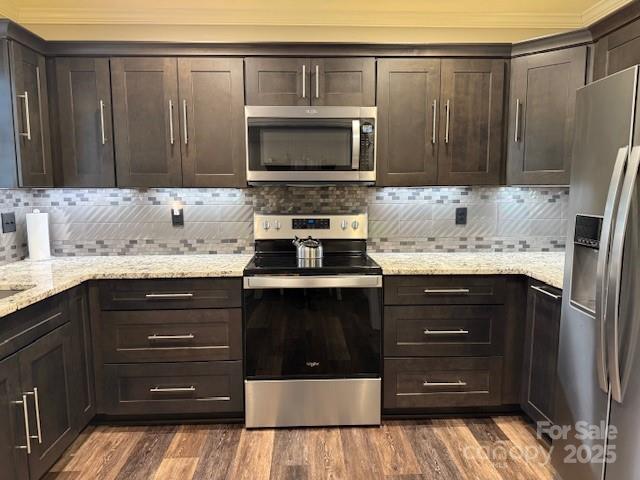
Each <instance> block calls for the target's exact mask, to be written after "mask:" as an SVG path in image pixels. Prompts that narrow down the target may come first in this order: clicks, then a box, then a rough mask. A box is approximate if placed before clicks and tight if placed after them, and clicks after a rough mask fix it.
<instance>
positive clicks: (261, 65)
mask: <svg viewBox="0 0 640 480" xmlns="http://www.w3.org/2000/svg"><path fill="white" fill-rule="evenodd" d="M244 66H245V74H246V84H245V90H246V96H247V105H285V106H289V105H294V106H295V105H309V104H310V103H309V102H310V98H311V92H310V88H311V76H310V73H311V72H310V71H309V70H310V68H311V65H310V62H309V59H308V58H269V57H264V58H263V57H248V58H245V60H244Z"/></svg>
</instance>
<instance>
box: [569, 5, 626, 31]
mask: <svg viewBox="0 0 640 480" xmlns="http://www.w3.org/2000/svg"><path fill="white" fill-rule="evenodd" d="M632 2H633V0H600V1H599V2H597V3H595V4H593V5H592V6H591V7H589V8H587V9H586V10H585V11H584V13H583V14H582V25H583V26H584V27H588V26H590V25H591V24H593V23H596V22H598V21H600V20H602V19H603V18H604V17H606V16H607V15H610V14H612V13H613V12H615V11H616V10H619V9H621V8H622V7H624V6H625V5H627V4H629V3H632Z"/></svg>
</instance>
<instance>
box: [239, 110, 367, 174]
mask: <svg viewBox="0 0 640 480" xmlns="http://www.w3.org/2000/svg"><path fill="white" fill-rule="evenodd" d="M361 110H372V111H371V112H361ZM245 112H246V125H247V181H248V182H249V183H255V182H309V181H310V182H349V181H351V182H361V181H368V182H373V181H375V159H374V156H373V155H374V147H375V133H374V125H375V108H369V109H363V108H359V107H315V108H312V107H245ZM365 113H368V114H369V117H361V116H360V115H361V114H365Z"/></svg>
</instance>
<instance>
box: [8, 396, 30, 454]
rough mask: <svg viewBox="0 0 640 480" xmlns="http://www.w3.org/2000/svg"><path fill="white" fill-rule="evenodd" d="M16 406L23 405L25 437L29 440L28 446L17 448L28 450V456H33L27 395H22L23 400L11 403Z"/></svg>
mask: <svg viewBox="0 0 640 480" xmlns="http://www.w3.org/2000/svg"><path fill="white" fill-rule="evenodd" d="M11 403H13V404H14V405H22V412H23V413H24V436H25V438H26V440H27V444H26V445H18V446H17V447H16V448H18V449H20V450H26V451H27V455H31V431H30V430H29V408H28V407H27V395H26V394H23V395H22V400H16V401H15V402H11Z"/></svg>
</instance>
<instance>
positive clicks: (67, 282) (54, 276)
mask: <svg viewBox="0 0 640 480" xmlns="http://www.w3.org/2000/svg"><path fill="white" fill-rule="evenodd" d="M250 259H251V255H231V254H230V255H136V256H120V257H75V258H53V259H51V260H45V261H41V262H31V261H28V260H25V261H21V262H14V263H10V264H8V265H4V266H2V267H0V290H23V289H25V290H24V291H22V292H20V293H18V294H16V295H12V296H11V297H8V298H5V299H1V300H0V317H3V316H5V315H8V314H10V313H12V312H15V311H16V310H19V309H21V308H24V307H27V306H29V305H32V304H34V303H36V302H38V301H40V300H43V299H45V298H47V297H50V296H52V295H55V294H56V293H60V292H63V291H64V290H67V289H69V288H72V287H75V286H76V285H80V284H81V283H82V282H85V281H87V280H98V279H119V278H202V277H241V276H242V270H243V269H244V267H245V265H246V264H247V263H248V262H249V260H250Z"/></svg>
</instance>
